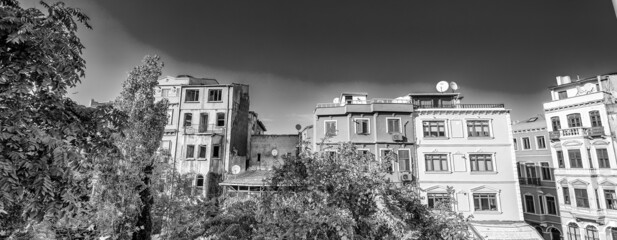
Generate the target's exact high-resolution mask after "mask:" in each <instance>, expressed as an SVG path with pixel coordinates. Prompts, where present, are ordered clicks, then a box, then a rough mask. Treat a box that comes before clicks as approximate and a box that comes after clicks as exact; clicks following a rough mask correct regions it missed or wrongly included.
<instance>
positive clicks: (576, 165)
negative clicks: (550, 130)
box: [568, 149, 583, 168]
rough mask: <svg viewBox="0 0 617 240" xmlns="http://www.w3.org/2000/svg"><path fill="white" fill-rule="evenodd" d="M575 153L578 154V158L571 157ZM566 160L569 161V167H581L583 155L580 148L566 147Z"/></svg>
mask: <svg viewBox="0 0 617 240" xmlns="http://www.w3.org/2000/svg"><path fill="white" fill-rule="evenodd" d="M572 153H577V154H572ZM576 155H578V158H577V159H573V158H572V157H573V156H576ZM568 160H569V161H570V168H583V155H582V153H581V150H580V149H568ZM573 160H574V161H573ZM572 163H576V164H572Z"/></svg>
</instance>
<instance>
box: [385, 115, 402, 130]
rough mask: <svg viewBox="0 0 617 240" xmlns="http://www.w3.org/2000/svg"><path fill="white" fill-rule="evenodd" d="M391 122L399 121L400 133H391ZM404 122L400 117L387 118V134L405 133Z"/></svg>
mask: <svg viewBox="0 0 617 240" xmlns="http://www.w3.org/2000/svg"><path fill="white" fill-rule="evenodd" d="M390 120H397V121H398V131H397V132H394V131H391V129H390ZM402 122H403V121H402V120H401V118H400V117H386V132H387V133H403V123H402Z"/></svg>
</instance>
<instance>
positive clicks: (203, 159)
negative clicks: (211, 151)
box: [197, 158, 208, 161]
mask: <svg viewBox="0 0 617 240" xmlns="http://www.w3.org/2000/svg"><path fill="white" fill-rule="evenodd" d="M197 161H208V159H206V158H198V159H197Z"/></svg>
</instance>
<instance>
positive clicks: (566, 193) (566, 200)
mask: <svg viewBox="0 0 617 240" xmlns="http://www.w3.org/2000/svg"><path fill="white" fill-rule="evenodd" d="M561 192H562V194H563V204H567V205H572V199H570V196H571V195H570V187H562V188H561Z"/></svg>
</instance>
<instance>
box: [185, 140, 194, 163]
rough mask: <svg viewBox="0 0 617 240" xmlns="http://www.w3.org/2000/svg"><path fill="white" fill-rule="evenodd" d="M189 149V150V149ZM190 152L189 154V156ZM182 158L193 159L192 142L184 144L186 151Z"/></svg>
mask: <svg viewBox="0 0 617 240" xmlns="http://www.w3.org/2000/svg"><path fill="white" fill-rule="evenodd" d="M189 149H190V151H189ZM189 153H190V156H189ZM184 158H185V159H187V160H188V159H195V145H194V144H187V145H186V152H185V153H184Z"/></svg>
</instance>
